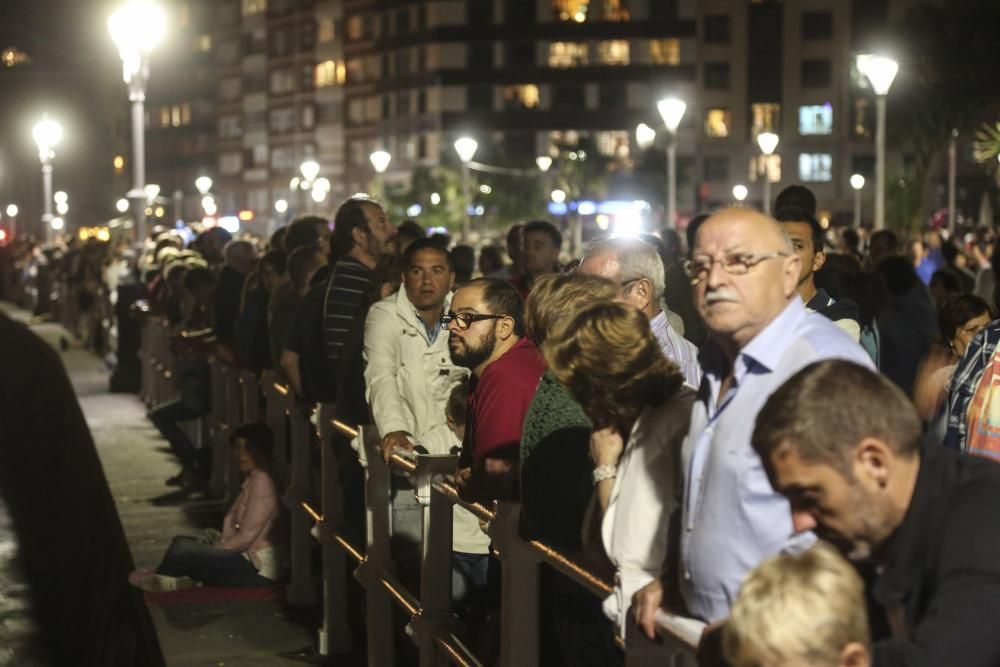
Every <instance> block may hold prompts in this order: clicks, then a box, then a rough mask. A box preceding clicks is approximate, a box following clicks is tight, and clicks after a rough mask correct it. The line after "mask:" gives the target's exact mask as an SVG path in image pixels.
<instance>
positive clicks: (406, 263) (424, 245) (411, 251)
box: [403, 236, 455, 271]
mask: <svg viewBox="0 0 1000 667" xmlns="http://www.w3.org/2000/svg"><path fill="white" fill-rule="evenodd" d="M421 250H433V251H435V252H440V253H443V254H444V260H445V263H446V264H447V265H448V270H450V271H454V270H455V267H454V265H453V264H452V259H451V253H450V252H448V250H447V249H445V248H442V247H441V244H439V243H438V242H437V241H435V240H434V239H429V238H427V237H426V236H425V237H424V238H421V239H417V240H416V241H414V242H413V243H411V244H410V245H408V246H406V251H405V252H404V253H403V270H404V271H406V270H407V269H408V268H410V262H412V261H413V256H414V255H416V254H417V253H418V252H420V251H421Z"/></svg>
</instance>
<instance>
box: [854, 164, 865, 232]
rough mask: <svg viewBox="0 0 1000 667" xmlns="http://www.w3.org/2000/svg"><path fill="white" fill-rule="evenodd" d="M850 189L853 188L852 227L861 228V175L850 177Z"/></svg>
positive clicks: (863, 179)
mask: <svg viewBox="0 0 1000 667" xmlns="http://www.w3.org/2000/svg"><path fill="white" fill-rule="evenodd" d="M851 187H852V188H854V226H855V227H860V226H861V188H863V187H865V177H864V176H862V175H861V174H854V175H852V176H851Z"/></svg>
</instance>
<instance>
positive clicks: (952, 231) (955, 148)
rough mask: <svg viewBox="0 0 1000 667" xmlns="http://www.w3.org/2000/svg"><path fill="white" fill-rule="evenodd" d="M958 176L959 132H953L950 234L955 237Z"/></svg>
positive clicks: (949, 203)
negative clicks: (956, 184) (956, 183)
mask: <svg viewBox="0 0 1000 667" xmlns="http://www.w3.org/2000/svg"><path fill="white" fill-rule="evenodd" d="M957 175H958V130H952V131H951V141H949V142H948V232H949V233H950V234H951V236H952V238H954V236H955V180H956V178H957Z"/></svg>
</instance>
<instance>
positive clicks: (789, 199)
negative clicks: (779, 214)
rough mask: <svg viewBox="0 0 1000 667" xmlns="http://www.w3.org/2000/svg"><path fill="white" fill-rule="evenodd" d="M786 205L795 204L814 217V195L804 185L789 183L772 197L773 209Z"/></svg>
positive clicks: (776, 209)
mask: <svg viewBox="0 0 1000 667" xmlns="http://www.w3.org/2000/svg"><path fill="white" fill-rule="evenodd" d="M786 206H797V207H798V208H801V209H802V210H803V211H805V212H806V213H808V214H809V215H811V216H813V217H816V195H814V194H813V192H812V190H810V189H809V188H807V187H806V186H804V185H789V186H788V187H787V188H785V189H784V190H782V191H781V192H779V193H778V196H777V197H775V199H774V210H775V211H778V210H780V209H783V208H785V207H786Z"/></svg>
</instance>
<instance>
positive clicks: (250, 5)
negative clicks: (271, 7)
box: [243, 0, 267, 16]
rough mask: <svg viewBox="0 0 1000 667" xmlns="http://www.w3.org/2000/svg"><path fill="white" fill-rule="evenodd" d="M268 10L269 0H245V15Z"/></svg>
mask: <svg viewBox="0 0 1000 667" xmlns="http://www.w3.org/2000/svg"><path fill="white" fill-rule="evenodd" d="M264 11H267V0H243V16H250V15H252V14H260V13H261V12H264Z"/></svg>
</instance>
